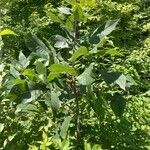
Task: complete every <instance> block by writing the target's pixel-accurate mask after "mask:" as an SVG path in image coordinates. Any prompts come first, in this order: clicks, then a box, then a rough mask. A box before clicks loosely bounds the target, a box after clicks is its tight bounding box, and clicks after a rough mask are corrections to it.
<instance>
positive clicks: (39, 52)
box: [25, 33, 50, 65]
mask: <svg viewBox="0 0 150 150" xmlns="http://www.w3.org/2000/svg"><path fill="white" fill-rule="evenodd" d="M25 42H26V45H27V47H28V48H29V49H30V50H31V51H32V53H31V54H30V55H29V57H28V59H29V60H32V59H33V58H34V57H38V58H42V59H43V60H44V61H45V63H46V65H48V64H49V60H50V51H49V49H48V48H47V46H46V45H45V44H44V43H43V42H42V41H41V40H40V39H39V38H38V37H37V36H36V35H35V34H32V33H29V34H27V36H26V38H25Z"/></svg>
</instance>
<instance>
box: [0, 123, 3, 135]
mask: <svg viewBox="0 0 150 150" xmlns="http://www.w3.org/2000/svg"><path fill="white" fill-rule="evenodd" d="M3 130H4V123H0V133H1V132H2V131H3Z"/></svg>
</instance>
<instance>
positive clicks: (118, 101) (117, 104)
mask: <svg viewBox="0 0 150 150" xmlns="http://www.w3.org/2000/svg"><path fill="white" fill-rule="evenodd" d="M109 98H110V100H111V102H110V105H111V109H112V110H113V112H114V113H115V115H116V116H118V117H121V116H122V115H123V113H124V109H125V107H126V101H125V99H124V98H123V97H122V96H121V95H119V94H115V95H114V96H110V97H109Z"/></svg>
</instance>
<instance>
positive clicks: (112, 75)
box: [101, 70, 126, 90]
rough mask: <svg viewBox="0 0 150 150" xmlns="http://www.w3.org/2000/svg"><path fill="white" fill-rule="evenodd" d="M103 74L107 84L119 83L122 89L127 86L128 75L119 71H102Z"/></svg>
mask: <svg viewBox="0 0 150 150" xmlns="http://www.w3.org/2000/svg"><path fill="white" fill-rule="evenodd" d="M101 75H102V77H103V79H104V80H105V82H106V83H107V84H113V83H115V84H118V85H119V86H120V88H121V89H123V90H125V88H126V76H125V75H123V74H121V73H119V72H106V71H104V70H103V71H101Z"/></svg>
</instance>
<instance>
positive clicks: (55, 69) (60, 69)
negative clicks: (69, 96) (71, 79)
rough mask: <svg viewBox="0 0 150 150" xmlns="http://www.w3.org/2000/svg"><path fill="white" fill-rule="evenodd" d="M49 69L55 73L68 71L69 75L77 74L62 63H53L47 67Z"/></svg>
mask: <svg viewBox="0 0 150 150" xmlns="http://www.w3.org/2000/svg"><path fill="white" fill-rule="evenodd" d="M49 70H50V71H52V72H56V73H68V74H70V75H74V76H75V75H77V72H76V70H75V69H74V68H72V67H70V66H64V65H62V64H53V65H51V66H50V67H49Z"/></svg>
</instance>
